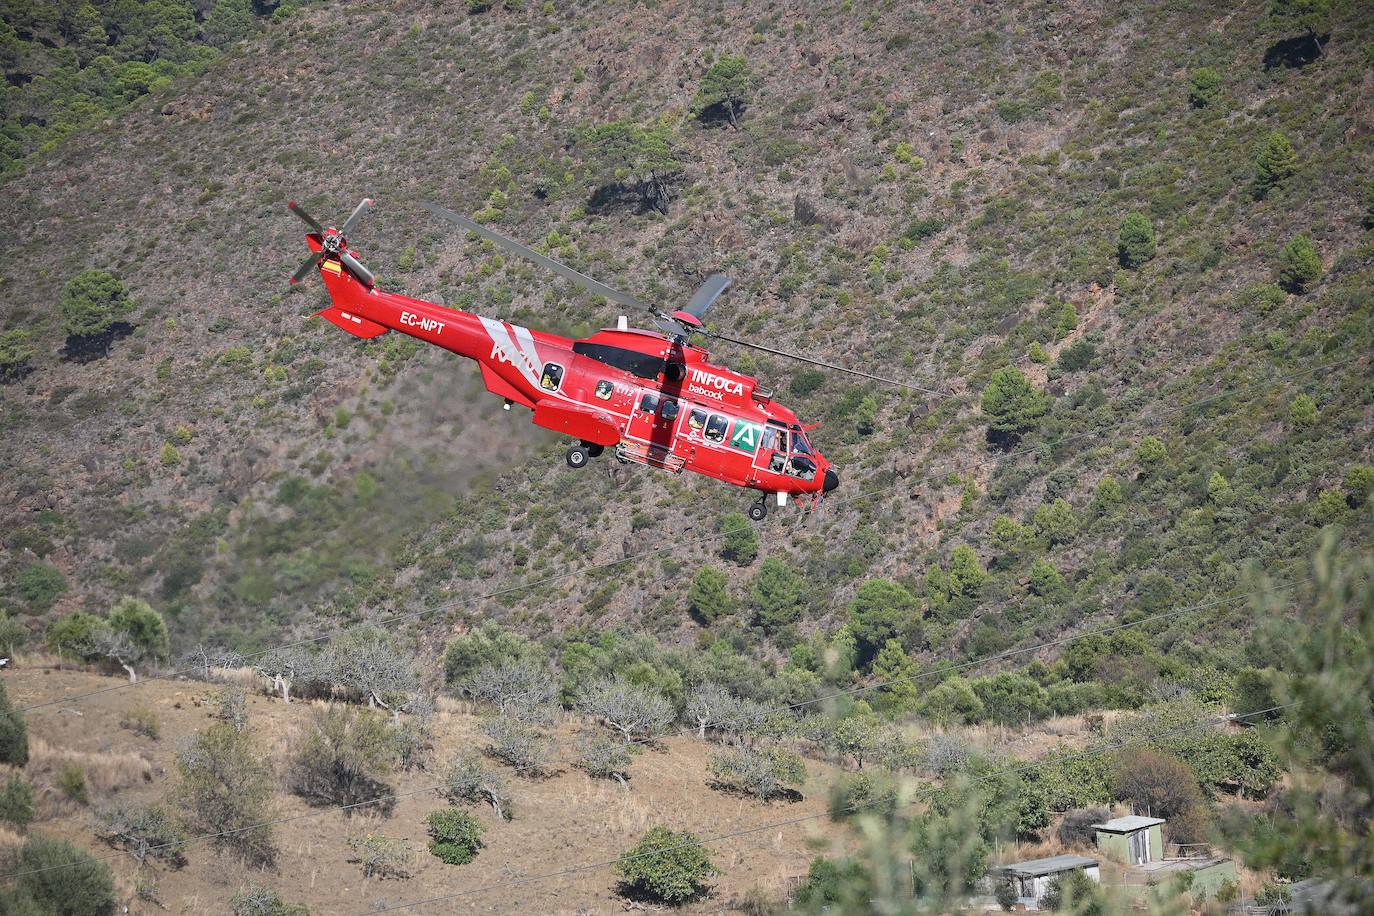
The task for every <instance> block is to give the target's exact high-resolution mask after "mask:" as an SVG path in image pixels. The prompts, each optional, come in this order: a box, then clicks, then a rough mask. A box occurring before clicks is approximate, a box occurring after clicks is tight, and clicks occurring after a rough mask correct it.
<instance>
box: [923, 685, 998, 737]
mask: <svg viewBox="0 0 1374 916" xmlns="http://www.w3.org/2000/svg"><path fill="white" fill-rule="evenodd" d="M918 708H919V712H920V714H921V715H922V716H924V717H925V718H927V719H929V720H930V721H931V722H934V723H935V724H936V725H941V726H949V725H969V724H972V723H974V722H977V721H978V720H979V719H981V718H982V717H983V701H982V700H980V699H979V698H978V694H976V693H974V691H973V688H972V687H971V686H970V685H969V682H968V681H966V680H964V679H963V678H961V677H952V678H949V679H948V680H946V681H944V682H943V683H941V684H939V685H937V686H936V687H934V688H932V689H931V690H929V691H927V692H926V694H925V696H923V697H922V698H921V702H920V706H919V707H918Z"/></svg>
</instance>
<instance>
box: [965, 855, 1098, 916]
mask: <svg viewBox="0 0 1374 916" xmlns="http://www.w3.org/2000/svg"><path fill="white" fill-rule="evenodd" d="M1071 871H1082V872H1083V873H1084V874H1085V875H1087V876H1088V877H1089V878H1091V879H1093V880H1094V881H1101V880H1102V877H1101V875H1100V874H1099V872H1098V863H1097V860H1096V859H1089V858H1088V857H1087V856H1051V857H1050V858H1048V859H1031V860H1030V861H1027V862H1009V863H1007V864H1006V865H1001V866H998V867H997V868H994V869H993V870H992V876H993V877H994V878H1000V879H1002V880H1009V881H1011V886H1012V888H1013V889H1015V891H1016V897H1017V901H1018V902H1019V903H1022V904H1025V905H1026V906H1031V907H1036V908H1039V906H1040V899H1041V898H1042V897H1044V896H1045V894H1046V893H1048V892H1049V889H1050V885H1051V884H1052V883H1054V879H1056V878H1058V877H1059V876H1060V875H1063V874H1067V873H1068V872H1071Z"/></svg>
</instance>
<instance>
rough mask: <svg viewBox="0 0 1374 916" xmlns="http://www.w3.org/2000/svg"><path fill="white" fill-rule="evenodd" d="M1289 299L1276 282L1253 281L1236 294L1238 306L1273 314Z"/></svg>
mask: <svg viewBox="0 0 1374 916" xmlns="http://www.w3.org/2000/svg"><path fill="white" fill-rule="evenodd" d="M1287 301H1288V297H1287V296H1286V295H1285V294H1284V292H1283V290H1282V289H1280V288H1279V286H1278V285H1277V284H1274V283H1252V284H1250V285H1249V286H1247V287H1245V288H1244V289H1242V290H1241V291H1240V292H1239V293H1237V294H1236V308H1237V309H1239V310H1241V311H1247V312H1248V311H1256V312H1259V313H1260V314H1261V315H1272V314H1273V313H1274V312H1276V311H1278V310H1279V308H1280V307H1281V306H1282V305H1283V304H1284V303H1285V302H1287Z"/></svg>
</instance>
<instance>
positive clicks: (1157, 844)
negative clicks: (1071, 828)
mask: <svg viewBox="0 0 1374 916" xmlns="http://www.w3.org/2000/svg"><path fill="white" fill-rule="evenodd" d="M1163 824H1164V818H1162V817H1141V816H1140V815H1138V814H1131V815H1127V816H1126V817H1114V818H1112V819H1111V820H1109V821H1107V822H1106V823H1103V824H1093V829H1094V830H1096V831H1097V848H1098V849H1100V850H1102V853H1103V854H1104V855H1107V856H1111V857H1112V858H1113V859H1116V860H1117V861H1119V862H1125V863H1126V864H1127V865H1144V864H1145V863H1146V862H1153V861H1155V860H1157V859H1162V858H1164V833H1163V831H1162V830H1161V829H1160V827H1161V826H1162V825H1163Z"/></svg>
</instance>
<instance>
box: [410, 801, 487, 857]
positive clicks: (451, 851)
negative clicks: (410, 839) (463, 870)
mask: <svg viewBox="0 0 1374 916" xmlns="http://www.w3.org/2000/svg"><path fill="white" fill-rule="evenodd" d="M425 823H426V824H427V825H428V826H429V851H430V852H431V853H433V854H434V856H435V857H436V858H437V859H439V861H441V862H444V863H446V864H448V865H466V864H467V863H469V862H471V861H472V860H473V859H475V858H477V851H478V850H479V849H481V848H482V847H483V846H485V845H486V844H485V843H483V842H482V822H481V821H479V820H477V818H475V817H473V816H472V815H471V814H468V813H467V812H466V811H459V810H458V809H457V808H444V809H442V810H439V811H432V812H430V814H429V816H428V817H427V818H425Z"/></svg>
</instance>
